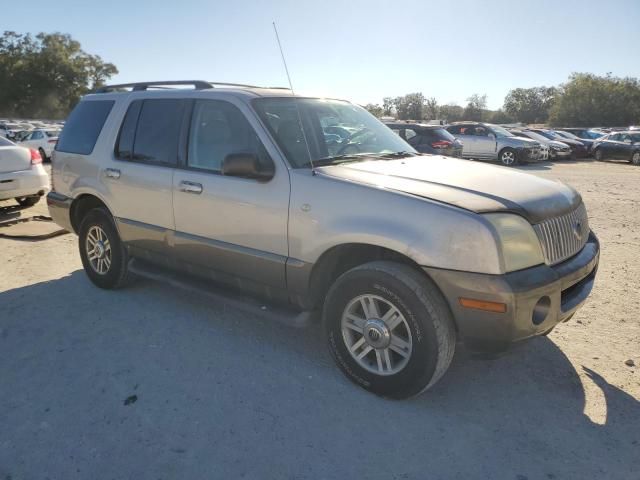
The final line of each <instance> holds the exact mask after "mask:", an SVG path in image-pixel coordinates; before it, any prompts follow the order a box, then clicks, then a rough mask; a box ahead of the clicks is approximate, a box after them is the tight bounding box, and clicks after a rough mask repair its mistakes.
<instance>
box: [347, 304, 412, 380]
mask: <svg viewBox="0 0 640 480" xmlns="http://www.w3.org/2000/svg"><path fill="white" fill-rule="evenodd" d="M341 325H342V338H343V340H344V343H345V345H346V347H347V350H349V353H350V354H351V356H352V357H353V359H354V360H355V361H356V362H357V363H358V365H360V366H361V367H362V368H364V369H365V370H367V371H369V372H372V373H375V374H377V375H394V374H396V373H398V372H399V371H400V370H402V369H403V368H404V367H405V366H406V365H407V363H408V362H409V359H410V358H411V352H412V349H413V341H412V338H411V330H410V329H409V324H408V323H407V320H406V319H405V317H404V315H403V314H402V313H401V312H400V310H399V309H398V307H396V306H395V305H394V304H393V303H391V302H389V301H388V300H386V299H384V298H382V297H379V296H377V295H360V296H358V297H356V298H354V299H353V300H351V301H350V302H349V304H348V305H347V306H346V308H345V309H344V312H343V314H342V323H341Z"/></svg>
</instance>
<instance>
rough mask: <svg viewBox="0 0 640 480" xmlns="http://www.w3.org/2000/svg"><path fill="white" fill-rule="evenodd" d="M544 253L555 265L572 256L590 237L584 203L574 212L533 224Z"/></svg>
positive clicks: (549, 261)
mask: <svg viewBox="0 0 640 480" xmlns="http://www.w3.org/2000/svg"><path fill="white" fill-rule="evenodd" d="M533 228H534V230H535V231H536V234H537V235H538V238H539V239H540V244H541V245H542V253H544V258H545V262H546V263H547V264H548V265H555V264H556V263H560V262H562V261H564V260H566V259H567V258H569V257H572V256H573V255H575V254H576V253H578V252H579V251H580V250H582V247H584V244H585V243H587V239H588V237H589V218H588V217H587V209H586V208H585V207H584V203H581V204H580V206H579V207H578V208H576V209H575V210H574V211H573V212H571V213H567V214H566V215H563V216H561V217H555V218H550V219H548V220H545V221H544V222H541V223H538V224H537V225H534V226H533Z"/></svg>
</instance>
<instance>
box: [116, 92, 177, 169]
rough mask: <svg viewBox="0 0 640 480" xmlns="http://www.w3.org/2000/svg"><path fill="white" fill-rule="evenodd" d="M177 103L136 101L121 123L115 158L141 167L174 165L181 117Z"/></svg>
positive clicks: (173, 101) (175, 100) (153, 100)
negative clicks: (133, 162) (149, 164)
mask: <svg viewBox="0 0 640 480" xmlns="http://www.w3.org/2000/svg"><path fill="white" fill-rule="evenodd" d="M185 107H186V102H185V101H184V100H180V99H150V100H144V101H140V100H138V101H135V102H133V103H132V104H131V105H130V106H129V109H128V110H127V114H126V115H125V118H124V120H123V122H122V127H121V129H120V135H119V137H118V143H117V145H116V150H115V153H116V156H117V157H118V158H121V159H123V160H132V161H135V162H142V163H154V164H166V165H176V164H177V159H178V143H179V139H180V128H181V126H182V117H183V115H184V112H185Z"/></svg>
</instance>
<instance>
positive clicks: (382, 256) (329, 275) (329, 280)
mask: <svg viewBox="0 0 640 480" xmlns="http://www.w3.org/2000/svg"><path fill="white" fill-rule="evenodd" d="M377 260H387V261H393V262H397V263H401V264H404V265H407V266H409V267H411V268H412V269H414V270H415V271H416V272H418V273H419V274H420V275H422V276H423V277H424V278H425V279H427V280H428V281H431V282H432V283H433V284H434V285H435V286H436V287H437V288H438V289H439V287H438V285H437V284H436V283H435V282H434V281H433V279H431V278H430V277H429V275H428V274H427V273H426V272H425V271H424V270H423V269H422V268H421V267H420V265H418V263H416V262H415V261H414V260H413V259H412V258H410V257H408V256H407V255H405V254H403V253H400V252H398V251H396V250H392V249H390V248H387V247H381V246H379V245H372V244H368V243H344V244H340V245H335V246H333V247H331V248H329V249H328V250H326V251H325V252H324V253H322V255H320V257H319V258H318V261H317V262H316V263H314V264H313V267H312V269H311V273H310V275H309V278H308V282H307V284H308V295H307V297H308V303H309V305H308V306H309V307H311V309H317V308H320V307H321V306H322V302H323V301H324V298H325V296H326V294H327V292H328V291H329V288H331V285H333V283H334V282H335V281H336V280H337V279H338V277H340V275H342V274H343V273H345V272H347V271H348V270H351V269H352V268H355V267H357V266H360V265H364V264H365V263H369V262H374V261H377ZM443 298H446V297H445V296H444V295H443Z"/></svg>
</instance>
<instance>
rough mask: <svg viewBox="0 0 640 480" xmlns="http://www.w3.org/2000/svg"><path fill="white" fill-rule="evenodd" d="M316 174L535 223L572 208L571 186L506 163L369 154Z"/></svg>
mask: <svg viewBox="0 0 640 480" xmlns="http://www.w3.org/2000/svg"><path fill="white" fill-rule="evenodd" d="M315 170H316V172H317V173H319V174H320V175H326V176H329V177H334V178H339V179H342V180H347V181H351V182H356V183H360V184H364V185H369V186H372V187H376V188H383V189H388V190H394V191H398V192H403V193H407V194H410V195H415V196H418V197H422V198H426V199H429V200H434V201H437V202H442V203H446V204H449V205H453V206H456V207H460V208H464V209H466V210H470V211H473V212H476V213H487V212H513V213H516V214H519V215H521V216H523V217H525V218H526V219H527V220H529V222H531V223H533V224H535V223H539V222H541V221H542V220H544V219H547V218H550V217H556V216H559V215H563V214H565V213H568V212H570V211H572V210H574V209H575V208H576V207H577V206H578V205H579V204H580V203H581V202H582V198H581V197H580V194H579V193H578V192H576V191H575V190H574V189H573V188H571V187H569V186H567V185H565V184H563V183H560V182H557V181H551V180H546V179H543V178H539V177H536V176H534V175H530V174H527V173H523V172H520V171H518V170H513V169H511V168H508V167H500V166H494V165H486V164H481V163H476V162H473V161H469V160H458V159H454V158H451V157H444V156H440V155H419V156H415V157H409V158H403V159H397V160H378V159H371V160H365V161H361V162H354V163H345V164H341V165H331V166H324V167H319V168H316V169H315Z"/></svg>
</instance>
